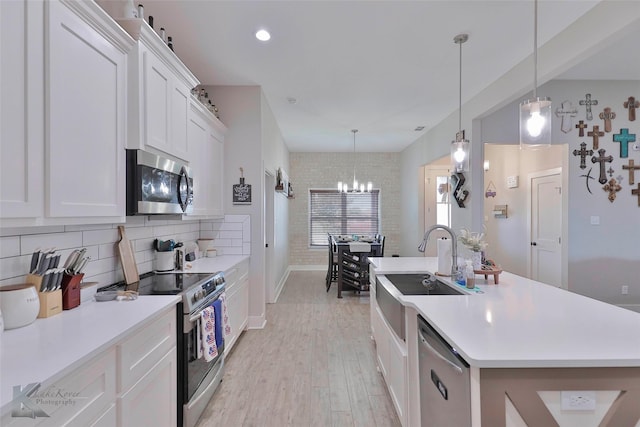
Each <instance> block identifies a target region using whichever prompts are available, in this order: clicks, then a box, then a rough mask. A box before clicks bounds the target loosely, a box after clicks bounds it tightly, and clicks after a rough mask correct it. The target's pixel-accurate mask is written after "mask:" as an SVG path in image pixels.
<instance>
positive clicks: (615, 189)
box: [602, 178, 622, 203]
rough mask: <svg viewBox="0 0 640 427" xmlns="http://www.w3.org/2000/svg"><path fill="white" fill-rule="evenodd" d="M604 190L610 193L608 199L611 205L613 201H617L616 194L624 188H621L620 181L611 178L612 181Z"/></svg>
mask: <svg viewBox="0 0 640 427" xmlns="http://www.w3.org/2000/svg"><path fill="white" fill-rule="evenodd" d="M602 189H603V190H604V191H607V192H608V193H609V197H608V199H609V201H610V202H611V203H613V201H614V200H615V199H616V193H617V192H618V191H620V190H622V187H621V186H620V184H618V181H616V179H615V178H611V180H610V181H609V182H608V183H607V184H606V185H605V186H604V187H602Z"/></svg>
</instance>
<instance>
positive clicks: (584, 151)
mask: <svg viewBox="0 0 640 427" xmlns="http://www.w3.org/2000/svg"><path fill="white" fill-rule="evenodd" d="M573 155H574V156H580V169H585V168H586V167H587V165H586V164H585V158H586V157H587V156H593V150H587V144H586V143H584V142H583V143H581V144H580V149H579V150H573Z"/></svg>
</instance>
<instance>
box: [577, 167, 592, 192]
mask: <svg viewBox="0 0 640 427" xmlns="http://www.w3.org/2000/svg"><path fill="white" fill-rule="evenodd" d="M592 170H593V168H589V172H587V174H586V175H580V177H581V178H586V179H587V191H588V192H589V194H593V193H592V192H591V188H589V180H590V179H595V178H594V177H592V176H591V171H592Z"/></svg>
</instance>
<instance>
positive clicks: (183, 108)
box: [169, 79, 191, 161]
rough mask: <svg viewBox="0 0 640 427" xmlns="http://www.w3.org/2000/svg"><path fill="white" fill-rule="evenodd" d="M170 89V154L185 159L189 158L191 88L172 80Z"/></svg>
mask: <svg viewBox="0 0 640 427" xmlns="http://www.w3.org/2000/svg"><path fill="white" fill-rule="evenodd" d="M174 83H175V84H174V85H173V86H172V89H171V140H170V141H169V144H170V146H171V154H173V155H174V156H176V157H179V158H181V159H185V160H187V161H189V160H191V159H190V158H189V155H188V147H187V142H188V123H189V100H190V98H191V89H189V88H188V87H187V86H186V85H184V84H181V83H179V82H178V81H177V79H176V80H175V81H174Z"/></svg>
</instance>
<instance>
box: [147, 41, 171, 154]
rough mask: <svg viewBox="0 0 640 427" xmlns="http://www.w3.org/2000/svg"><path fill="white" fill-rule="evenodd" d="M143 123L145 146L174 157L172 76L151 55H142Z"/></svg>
mask: <svg viewBox="0 0 640 427" xmlns="http://www.w3.org/2000/svg"><path fill="white" fill-rule="evenodd" d="M142 55H143V58H142V62H143V65H142V67H143V71H142V74H143V76H142V78H143V94H144V95H143V96H144V101H143V106H142V110H143V115H144V117H143V120H144V130H143V132H144V135H145V139H146V144H147V145H149V146H151V147H154V148H157V149H158V150H162V151H164V152H165V153H171V149H170V148H171V147H170V144H169V141H170V140H169V138H170V137H171V132H170V124H171V113H173V110H172V108H171V99H172V96H173V93H172V91H173V82H172V79H173V76H172V75H171V71H170V70H169V69H168V68H167V67H166V66H165V65H164V64H163V63H162V61H160V59H158V58H157V57H156V56H155V55H154V54H153V53H152V52H150V51H147V50H144V51H143V53H142Z"/></svg>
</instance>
